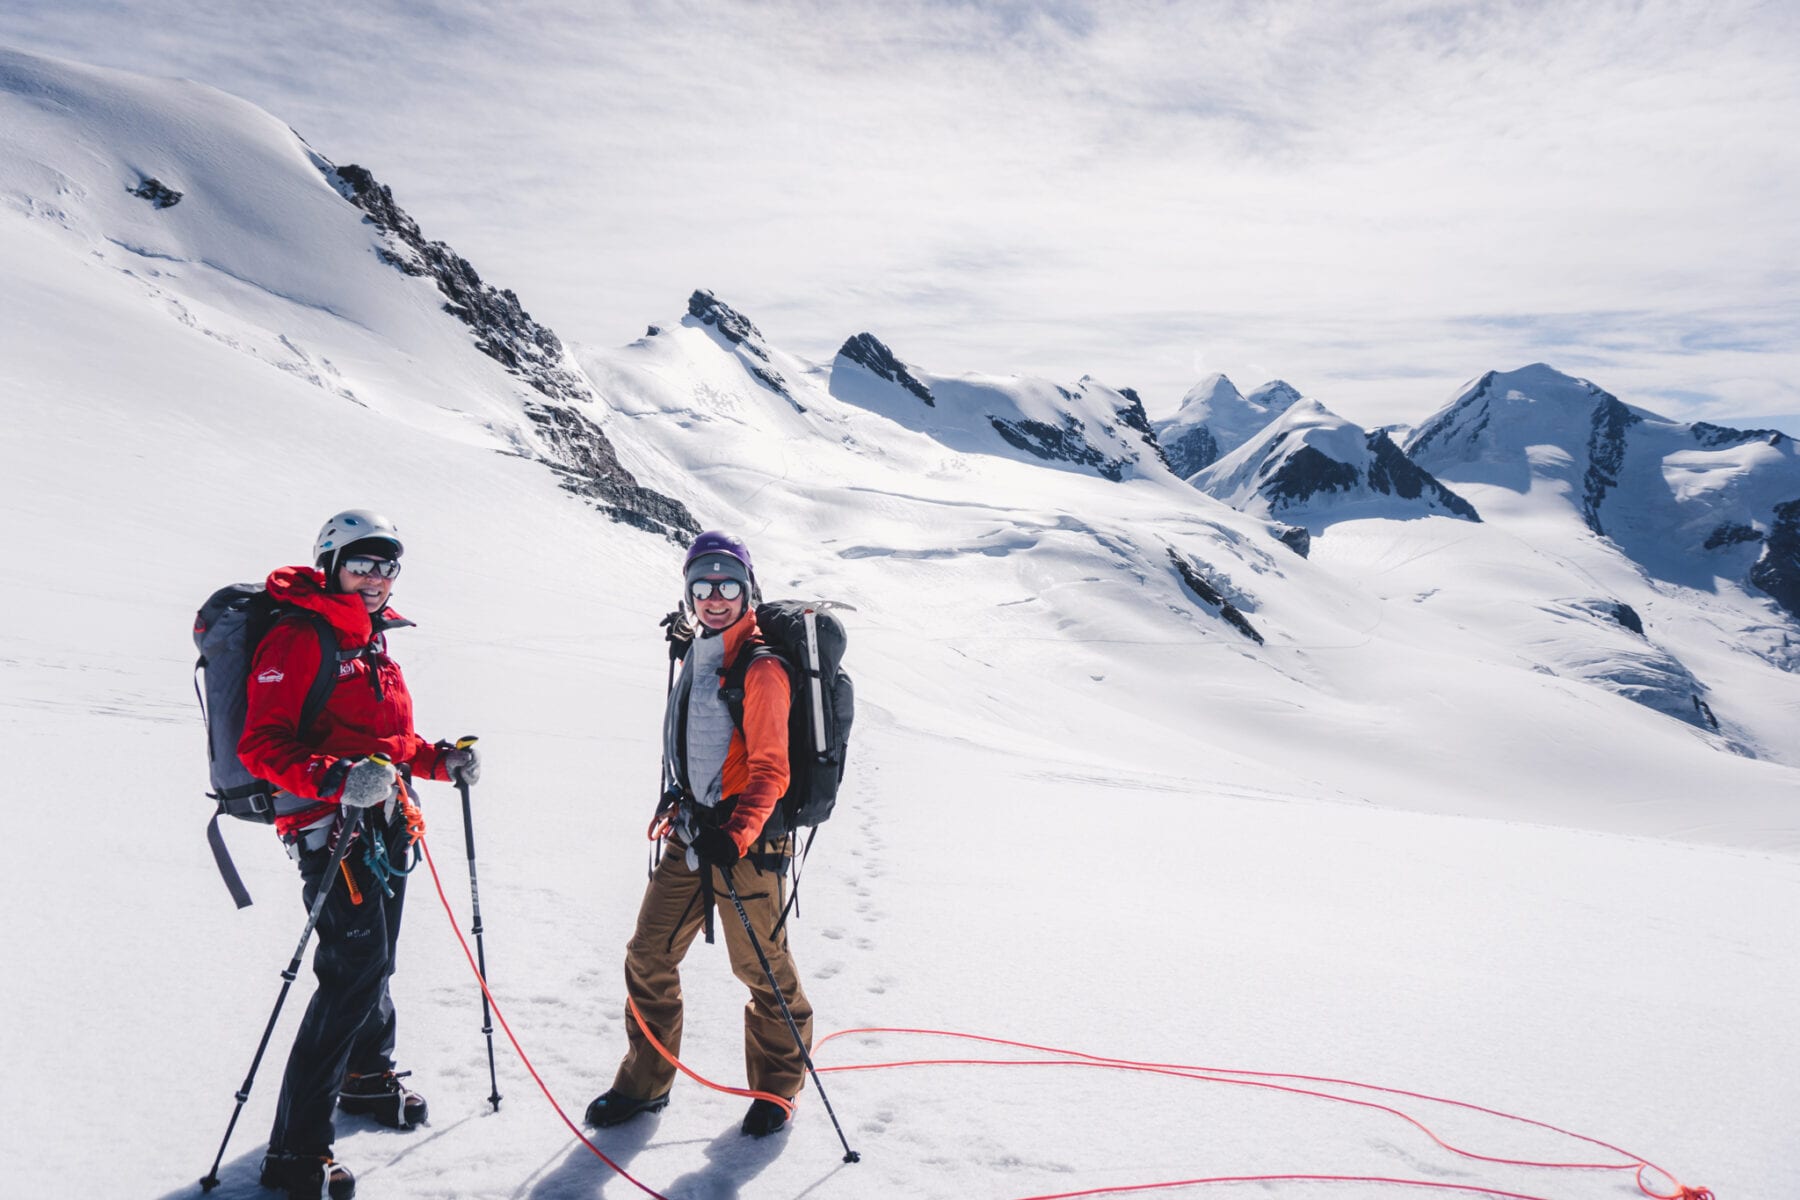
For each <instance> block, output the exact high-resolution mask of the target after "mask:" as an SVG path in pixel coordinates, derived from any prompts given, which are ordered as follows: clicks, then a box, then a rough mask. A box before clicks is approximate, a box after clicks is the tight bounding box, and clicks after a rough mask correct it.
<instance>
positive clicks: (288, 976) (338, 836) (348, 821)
mask: <svg viewBox="0 0 1800 1200" xmlns="http://www.w3.org/2000/svg"><path fill="white" fill-rule="evenodd" d="M362 817H363V810H362V809H360V808H350V809H345V808H340V809H338V820H337V825H336V826H335V827H334V829H333V830H332V837H333V839H334V840H335V844H334V845H333V847H332V851H331V865H330V866H328V867H326V868H325V877H324V878H323V879H321V880H320V881H319V894H318V895H317V896H314V897H313V902H312V908H311V909H310V910H308V912H307V914H306V928H305V929H303V930H301V931H300V944H299V945H297V946H295V947H294V957H293V958H292V959H291V960H289V962H288V965H287V970H285V971H283V972H282V973H281V992H280V994H279V995H277V996H276V997H275V1011H273V1012H271V1013H270V1014H269V1023H268V1024H267V1025H265V1026H264V1027H263V1033H262V1041H260V1042H258V1043H257V1044H256V1057H255V1058H253V1059H251V1060H250V1073H249V1074H248V1075H245V1076H244V1086H243V1087H241V1088H239V1089H238V1091H237V1107H236V1108H234V1109H232V1110H231V1121H230V1123H229V1124H227V1125H226V1126H225V1136H224V1137H223V1138H221V1139H219V1153H218V1154H217V1155H215V1156H214V1158H213V1165H212V1170H210V1171H208V1172H207V1173H206V1175H205V1177H204V1178H202V1179H201V1180H200V1190H201V1191H202V1192H210V1191H212V1190H213V1189H214V1188H216V1187H218V1186H219V1164H220V1163H221V1162H223V1161H225V1147H226V1146H227V1145H229V1144H230V1142H231V1135H232V1132H233V1131H234V1130H236V1129H237V1123H238V1117H240V1116H242V1115H243V1112H244V1101H246V1100H248V1099H250V1087H251V1085H252V1084H254V1083H255V1082H256V1070H257V1068H258V1067H260V1066H262V1060H263V1053H264V1052H265V1051H267V1050H268V1048H269V1038H270V1036H271V1035H272V1034H274V1032H275V1022H276V1020H277V1019H278V1018H279V1017H280V1016H281V1006H282V1005H283V1004H285V1003H287V997H288V989H290V988H292V987H293V986H294V979H295V977H296V976H298V975H299V974H300V960H301V958H303V957H305V955H306V943H307V942H309V941H311V940H312V933H313V928H314V927H315V926H316V925H318V923H319V914H320V913H322V912H324V911H325V899H326V897H327V896H329V895H330V894H331V885H332V882H333V881H334V880H335V879H336V878H337V877H338V873H339V868H341V867H342V866H343V863H344V857H345V855H347V854H349V852H350V842H351V840H352V839H353V838H354V837H355V836H356V827H357V825H358V823H359V822H361V820H362Z"/></svg>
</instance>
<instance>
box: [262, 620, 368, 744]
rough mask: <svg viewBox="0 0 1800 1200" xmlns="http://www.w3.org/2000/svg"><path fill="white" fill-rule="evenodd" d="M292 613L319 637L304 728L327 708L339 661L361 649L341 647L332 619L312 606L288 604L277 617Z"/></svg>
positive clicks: (302, 720) (303, 709)
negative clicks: (317, 668)
mask: <svg viewBox="0 0 1800 1200" xmlns="http://www.w3.org/2000/svg"><path fill="white" fill-rule="evenodd" d="M290 616H291V617H293V618H294V619H296V620H301V621H305V622H306V623H307V624H308V625H311V626H312V630H313V632H314V633H316V634H318V636H319V673H318V674H317V675H314V676H313V681H312V686H310V687H308V688H307V689H306V700H305V701H304V702H303V703H302V704H301V705H300V728H301V729H302V730H304V729H305V728H306V727H307V726H309V725H311V724H312V723H313V722H314V721H316V720H318V719H319V714H320V713H322V712H324V711H325V703H326V701H328V700H330V699H331V689H332V688H334V687H336V686H337V678H338V664H339V663H341V662H343V661H344V660H345V659H348V658H355V657H356V656H357V655H359V654H361V653H362V651H360V650H356V651H343V650H340V649H338V643H337V632H336V631H335V630H334V629H332V627H331V622H330V621H327V620H326V619H325V618H324V617H323V616H322V615H320V614H319V613H316V612H313V611H312V610H311V609H305V608H292V607H289V608H288V609H287V611H285V612H283V613H282V614H281V617H278V618H277V620H280V619H282V618H285V617H290Z"/></svg>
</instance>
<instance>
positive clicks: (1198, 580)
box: [1168, 546, 1263, 646]
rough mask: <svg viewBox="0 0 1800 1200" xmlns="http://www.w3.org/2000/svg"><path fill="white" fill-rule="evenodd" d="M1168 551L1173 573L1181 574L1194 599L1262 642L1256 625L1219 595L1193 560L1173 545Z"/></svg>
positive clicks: (1234, 626)
mask: <svg viewBox="0 0 1800 1200" xmlns="http://www.w3.org/2000/svg"><path fill="white" fill-rule="evenodd" d="M1168 551H1169V563H1170V565H1172V566H1173V567H1174V568H1175V573H1176V574H1177V575H1179V576H1181V582H1182V583H1184V584H1186V585H1187V589H1188V591H1190V592H1192V593H1193V594H1194V596H1195V598H1196V599H1198V600H1199V601H1200V602H1201V603H1202V604H1205V605H1207V606H1209V607H1211V608H1216V609H1218V610H1219V616H1220V618H1222V619H1223V620H1224V621H1225V623H1226V624H1227V625H1230V626H1231V627H1232V628H1233V629H1236V630H1237V631H1238V632H1239V633H1241V634H1243V635H1244V636H1245V637H1247V638H1249V639H1250V640H1251V641H1253V642H1255V643H1256V644H1257V645H1259V646H1260V645H1262V644H1263V635H1262V634H1260V633H1258V632H1257V631H1256V627H1255V626H1254V625H1252V624H1250V621H1249V619H1248V618H1246V617H1245V616H1244V614H1243V613H1242V612H1240V611H1238V609H1237V606H1235V605H1233V604H1231V603H1230V602H1228V601H1227V600H1226V599H1225V597H1223V596H1221V595H1219V589H1217V588H1215V587H1214V586H1213V585H1212V584H1210V583H1208V582H1207V581H1206V576H1204V575H1202V574H1201V573H1200V570H1199V568H1197V567H1195V566H1194V563H1193V561H1192V560H1191V559H1189V558H1188V556H1187V555H1185V554H1183V553H1181V552H1180V551H1179V550H1177V549H1175V547H1173V546H1170V547H1168Z"/></svg>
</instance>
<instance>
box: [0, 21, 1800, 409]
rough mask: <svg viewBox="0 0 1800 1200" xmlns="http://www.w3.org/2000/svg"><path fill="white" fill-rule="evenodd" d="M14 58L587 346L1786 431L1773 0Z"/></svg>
mask: <svg viewBox="0 0 1800 1200" xmlns="http://www.w3.org/2000/svg"><path fill="white" fill-rule="evenodd" d="M0 41H6V42H10V43H13V44H17V45H21V46H24V47H25V48H28V49H31V48H36V49H42V50H46V51H49V52H52V53H60V54H65V55H69V56H71V57H76V58H80V59H83V60H86V61H91V62H100V63H106V64H109V65H118V66H125V67H129V68H132V69H137V70H146V71H151V72H154V73H160V74H176V75H186V76H190V77H194V78H199V79H202V80H205V81H207V82H210V83H213V84H216V85H218V86H220V87H223V88H225V89H226V90H229V91H232V92H236V93H238V94H241V95H244V96H247V97H248V98H250V99H252V100H254V101H256V102H257V103H260V104H262V105H263V106H264V107H267V108H269V109H270V110H271V111H273V112H275V113H277V114H278V115H280V116H281V117H282V118H283V119H285V120H287V121H288V122H289V123H291V124H293V125H294V126H295V127H296V128H297V129H299V130H300V131H301V132H302V133H303V134H304V135H305V136H306V137H307V138H308V140H309V141H311V142H312V144H313V145H314V146H315V147H316V148H317V149H319V150H320V152H322V153H324V154H326V155H328V156H330V157H332V158H334V159H336V160H337V161H340V162H347V161H359V162H362V163H363V164H364V165H366V166H368V167H370V168H371V169H372V170H374V171H375V172H376V174H377V176H378V177H379V178H381V179H382V180H383V181H384V182H386V183H389V184H390V185H391V186H393V187H394V189H395V192H396V195H397V197H398V198H399V200H400V202H401V203H402V204H403V205H405V206H406V207H407V208H408V209H409V211H411V212H412V213H413V214H414V215H415V216H416V217H417V218H418V219H419V220H420V222H421V223H422V225H423V227H424V228H425V230H426V232H427V233H428V234H429V235H430V236H433V237H440V238H444V239H445V240H448V241H450V242H451V243H453V244H454V245H456V246H457V248H458V249H459V250H461V251H462V252H463V253H465V254H467V255H468V256H469V257H470V258H471V259H472V260H473V261H474V262H475V263H476V264H477V265H478V266H479V267H480V268H481V269H482V271H483V272H484V274H485V275H487V276H489V277H491V278H493V279H494V280H496V281H497V282H499V283H500V284H502V285H503V286H509V287H512V288H514V289H515V290H516V291H517V292H518V293H519V295H520V296H521V298H522V299H523V300H524V302H525V303H526V304H527V306H528V307H530V308H531V309H532V311H533V312H534V313H536V314H537V315H538V316H539V317H540V318H542V319H544V320H546V321H548V322H549V323H550V324H551V325H553V326H554V327H555V328H556V329H557V330H558V331H559V332H561V333H562V334H563V335H564V336H565V337H568V338H570V339H573V340H576V341H582V342H590V343H603V344H604V343H617V342H623V341H626V340H629V339H630V338H632V337H635V336H636V335H637V334H638V333H639V332H640V331H641V329H642V328H643V326H644V325H645V323H647V322H653V321H661V320H667V319H669V318H670V317H671V316H672V315H674V314H675V313H677V312H679V311H680V308H681V306H682V304H683V303H684V301H685V298H686V296H687V294H688V292H689V291H691V290H692V289H693V288H694V287H696V286H707V287H711V288H713V289H714V290H715V291H717V292H718V294H720V295H721V296H725V297H728V298H730V299H731V301H732V302H733V303H734V304H737V305H739V306H740V307H742V308H744V309H745V311H747V312H749V313H750V314H751V316H752V317H753V318H754V319H756V320H757V321H758V323H759V324H760V325H761V326H762V327H763V328H764V330H765V332H767V333H768V334H769V335H770V336H771V337H772V338H774V339H775V340H776V341H777V342H779V343H781V344H784V345H787V346H789V347H791V348H793V349H795V350H797V351H799V352H801V353H806V354H809V355H815V356H829V354H830V353H832V352H833V351H835V349H836V347H837V345H838V344H839V343H841V341H842V340H843V338H844V337H845V336H847V335H848V334H850V333H854V332H859V331H860V330H861V329H865V328H867V329H871V330H873V331H874V332H876V333H877V334H878V335H880V336H882V337H883V338H884V339H886V340H889V341H890V342H891V343H892V344H893V345H895V346H896V348H897V349H898V350H899V351H900V352H901V353H902V354H903V355H905V356H907V357H909V358H910V359H911V360H913V361H916V362H918V363H919V364H920V365H922V366H925V367H926V368H928V369H930V370H934V371H941V372H945V373H956V372H960V371H965V370H980V371H1006V372H1013V371H1024V372H1033V373H1039V374H1044V375H1049V376H1051V377H1054V378H1057V379H1059V380H1065V381H1066V380H1072V379H1075V378H1078V377H1079V376H1081V375H1083V374H1092V375H1094V376H1095V377H1097V378H1101V379H1104V380H1106V381H1107V382H1109V383H1116V384H1124V385H1131V386H1136V387H1138V388H1139V389H1140V391H1141V392H1142V393H1143V395H1144V396H1145V399H1146V402H1147V403H1148V404H1149V406H1150V407H1151V408H1152V410H1153V411H1167V410H1172V408H1173V407H1174V405H1175V404H1176V403H1177V402H1178V401H1179V398H1180V396H1181V394H1182V393H1183V392H1185V390H1186V389H1187V387H1188V386H1189V385H1191V384H1192V383H1193V382H1194V380H1195V379H1196V378H1197V377H1198V375H1199V374H1203V373H1205V371H1204V370H1202V369H1201V368H1202V367H1204V368H1206V369H1210V370H1225V371H1226V372H1227V373H1232V374H1234V376H1235V375H1243V376H1245V378H1242V379H1240V380H1239V382H1240V383H1245V384H1254V383H1258V382H1261V379H1258V378H1255V377H1254V376H1255V375H1256V374H1259V373H1272V374H1277V375H1281V376H1283V377H1285V378H1288V379H1289V380H1290V381H1292V382H1294V383H1295V384H1296V385H1297V386H1300V387H1302V388H1303V389H1304V390H1307V391H1309V392H1311V393H1312V394H1315V395H1319V396H1320V397H1321V398H1324V399H1327V400H1328V402H1330V403H1332V404H1333V405H1334V406H1335V407H1339V408H1340V409H1341V410H1342V411H1344V412H1345V415H1347V416H1354V417H1356V418H1357V419H1360V420H1364V421H1366V422H1371V423H1380V422H1386V421H1391V420H1410V419H1417V418H1418V417H1420V416H1421V415H1422V414H1423V413H1424V412H1427V411H1429V410H1430V409H1431V408H1433V407H1435V406H1436V405H1437V404H1438V403H1441V401H1442V400H1443V398H1444V395H1445V393H1447V392H1448V391H1449V390H1452V389H1454V387H1456V386H1457V385H1458V384H1459V383H1460V382H1461V381H1462V380H1464V379H1467V378H1468V377H1470V376H1472V375H1475V374H1478V373H1480V372H1481V371H1483V370H1485V369H1488V368H1490V367H1509V366H1516V365H1520V364H1522V363H1526V362H1531V361H1535V360H1538V359H1548V360H1549V361H1552V362H1553V363H1555V364H1556V365H1560V366H1563V367H1564V368H1565V369H1571V370H1579V371H1581V372H1582V373H1584V374H1588V375H1589V376H1590V377H1591V378H1594V379H1595V381H1596V382H1598V383H1600V384H1601V385H1602V386H1605V387H1608V388H1609V389H1611V390H1613V391H1615V392H1619V393H1620V394H1621V395H1625V394H1626V392H1627V391H1628V390H1630V389H1632V388H1637V389H1640V390H1641V391H1642V392H1643V394H1646V395H1649V394H1651V389H1655V392H1654V394H1655V395H1657V396H1659V397H1663V398H1667V399H1668V400H1670V401H1673V402H1676V403H1678V404H1680V405H1681V406H1684V407H1686V408H1689V409H1691V410H1692V411H1694V412H1695V413H1699V412H1702V411H1706V410H1708V406H1709V405H1723V406H1730V407H1731V408H1732V410H1733V411H1735V412H1740V413H1741V412H1746V411H1748V412H1755V411H1757V410H1758V408H1759V407H1763V406H1767V410H1768V411H1772V412H1773V411H1793V410H1794V409H1795V408H1796V407H1800V397H1796V396H1795V395H1794V388H1793V385H1792V384H1791V383H1788V382H1787V381H1788V380H1793V379H1797V378H1800V346H1797V343H1800V339H1797V338H1795V337H1794V336H1793V331H1794V329H1795V328H1796V327H1797V326H1800V281H1797V280H1796V272H1795V270H1794V268H1793V267H1792V265H1791V264H1793V263H1795V262H1800V229H1797V228H1796V227H1795V225H1794V223H1793V222H1792V221H1791V219H1790V218H1789V216H1788V214H1787V208H1788V207H1789V206H1790V205H1791V200H1792V197H1793V196H1794V195H1796V194H1800V151H1797V150H1796V148H1795V146H1794V145H1793V141H1792V137H1791V133H1792V130H1793V129H1794V128H1796V127H1797V126H1800V73H1796V72H1794V71H1793V70H1792V66H1791V64H1792V62H1793V61H1794V59H1795V57H1796V51H1800V14H1796V13H1795V12H1794V11H1793V10H1792V9H1791V7H1790V6H1778V5H1763V4H1755V3H1749V2H1747V0H1739V2H1736V3H1732V2H1727V3H1722V4H1700V3H1679V2H1675V0H1649V2H1642V3H1639V2H1624V0H1619V2H1605V0H1603V2H1599V3H1592V4H1580V5H1569V4H1548V3H1542V4H1540V3H1428V2H1420V0H1383V2H1377V3H1371V4H1358V5H1345V4H1330V3H1321V4H1313V5H1306V4H1282V5H1267V4H1252V3H1247V2H1246V3H1167V4H1152V5H1145V4H1139V3H1124V2H1120V3H1102V4H1072V3H1064V4H1054V5H1046V4H1029V3H1014V4H992V3H942V2H928V0H900V2H896V3H889V4H881V3H872V2H871V3H861V4H824V3H801V2H781V3H764V4H753V5H747V4H736V3H724V2H717V3H701V2H690V3H685V4H658V5H654V6H650V5H636V4H626V3H615V4H589V3H584V4H575V3H553V2H551V0H524V2H522V3H518V4H511V5H505V6H494V5H491V4H485V3H482V4H477V3H473V2H465V0H441V2H438V3H413V4H409V5H401V6H395V5H377V6H370V5H356V4H350V3H347V2H346V0H324V2H321V3H317V4H312V5H282V4H274V3H238V2H226V0H196V2H194V3H189V4H184V5H182V6H179V7H173V6H171V7H170V8H169V9H168V11H157V10H156V8H155V6H137V5H128V4H109V3H98V2H94V0H88V2H82V0H61V2H59V3H45V2H43V0H23V2H20V0H15V3H14V4H13V5H11V6H9V7H8V8H7V9H6V11H5V12H3V13H0ZM846 298H849V299H851V300H853V301H854V304H846ZM852 317H853V318H854V319H851V318H852ZM851 325H854V326H855V328H850V327H849V326H851ZM1626 398H1627V399H1630V398H1631V397H1630V396H1626ZM1676 415H1680V414H1676Z"/></svg>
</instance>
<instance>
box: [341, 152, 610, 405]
mask: <svg viewBox="0 0 1800 1200" xmlns="http://www.w3.org/2000/svg"><path fill="white" fill-rule="evenodd" d="M336 175H337V177H336V179H335V180H334V182H335V183H336V185H337V188H338V191H340V192H341V193H343V195H344V196H345V197H346V198H348V199H349V201H350V202H351V203H352V204H354V205H356V207H358V208H360V209H362V210H363V212H365V213H367V214H368V219H369V220H370V221H371V222H372V223H373V224H375V225H376V226H377V227H379V228H380V229H381V230H383V231H384V232H386V233H387V234H388V236H389V239H390V244H389V246H388V247H387V250H386V252H385V253H383V254H382V255H381V259H382V261H383V262H385V263H388V264H389V265H390V266H393V267H395V268H396V269H398V270H401V271H404V272H405V273H406V274H408V275H429V276H431V278H432V279H433V281H434V282H436V284H437V286H438V291H440V292H442V293H443V294H444V299H445V303H444V311H445V312H447V313H449V314H451V315H452V316H454V317H456V318H457V319H458V320H459V321H461V322H462V323H463V324H465V325H467V326H468V327H469V328H470V329H471V330H473V331H474V333H475V345H476V347H477V348H478V349H479V350H480V351H481V352H482V353H483V354H486V355H487V356H488V357H489V358H492V359H494V360H495V361H497V362H499V363H501V364H502V365H504V366H505V367H506V369H507V370H509V371H511V372H512V373H513V374H514V375H517V376H518V377H519V378H521V379H523V380H524V381H525V382H526V383H529V384H530V385H531V386H532V387H534V388H536V389H537V390H538V391H540V392H542V393H543V394H544V395H546V396H548V397H550V398H551V399H553V400H566V401H576V400H584V401H585V400H591V399H592V398H593V392H592V390H591V389H590V388H589V387H588V385H587V381H586V380H585V379H583V378H582V377H581V375H580V374H579V373H577V372H576V371H574V370H573V369H571V368H570V367H569V366H568V365H567V362H566V358H567V356H566V355H565V353H564V352H563V345H562V342H561V341H559V340H558V339H557V336H556V335H555V334H554V333H552V332H550V330H548V329H546V328H545V327H544V326H542V325H540V324H538V323H537V322H536V321H534V320H532V319H531V314H530V313H528V312H526V311H525V309H524V307H523V306H522V305H520V303H519V298H518V297H517V296H515V295H514V294H513V293H512V291H511V289H507V290H499V289H496V288H494V287H493V286H492V285H490V284H486V283H483V282H482V281H481V276H480V275H479V274H478V273H477V272H476V270H475V268H474V267H473V266H472V265H470V263H469V260H468V259H466V258H463V257H462V256H461V255H459V254H457V253H456V251H454V250H452V249H451V248H450V247H449V246H447V245H445V244H444V243H443V242H432V241H427V240H426V238H425V235H424V234H423V233H422V232H420V230H419V225H418V222H416V221H414V220H413V219H412V218H411V217H409V216H408V215H407V214H406V212H405V210H403V209H402V208H401V207H400V206H399V205H398V204H396V203H394V193H393V192H392V191H391V190H389V189H388V188H387V187H386V186H384V185H382V184H380V183H377V182H376V181H375V177H374V176H373V175H371V174H369V172H368V171H367V170H365V169H363V168H362V167H359V166H355V165H350V166H343V167H338V168H337V172H336Z"/></svg>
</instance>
